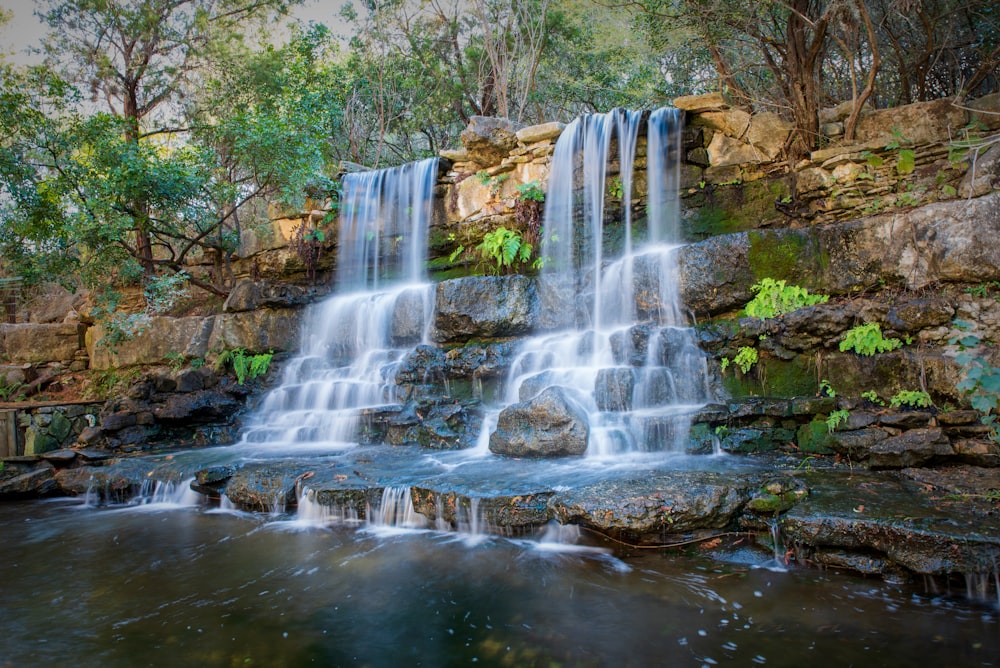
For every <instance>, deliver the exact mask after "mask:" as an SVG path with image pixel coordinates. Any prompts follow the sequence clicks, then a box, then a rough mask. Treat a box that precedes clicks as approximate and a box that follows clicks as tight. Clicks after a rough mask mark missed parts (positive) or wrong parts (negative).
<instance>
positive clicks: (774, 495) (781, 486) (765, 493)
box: [746, 478, 809, 516]
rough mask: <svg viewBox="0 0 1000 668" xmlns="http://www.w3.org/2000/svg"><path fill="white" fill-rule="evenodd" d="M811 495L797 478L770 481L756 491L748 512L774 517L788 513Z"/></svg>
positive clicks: (747, 507) (747, 508) (749, 503)
mask: <svg viewBox="0 0 1000 668" xmlns="http://www.w3.org/2000/svg"><path fill="white" fill-rule="evenodd" d="M808 495H809V489H808V488H807V487H806V484H805V483H804V482H803V481H801V480H797V479H795V478H784V479H775V480H770V481H768V482H767V483H765V484H764V485H762V486H761V487H760V488H758V489H757V490H755V491H754V492H753V494H752V496H751V497H750V501H748V502H747V505H746V510H747V512H750V513H754V514H756V515H772V516H776V515H778V514H779V513H783V512H785V511H787V510H788V509H789V508H791V507H792V506H794V505H795V504H796V503H798V502H800V501H802V500H803V499H805V498H806V496H808Z"/></svg>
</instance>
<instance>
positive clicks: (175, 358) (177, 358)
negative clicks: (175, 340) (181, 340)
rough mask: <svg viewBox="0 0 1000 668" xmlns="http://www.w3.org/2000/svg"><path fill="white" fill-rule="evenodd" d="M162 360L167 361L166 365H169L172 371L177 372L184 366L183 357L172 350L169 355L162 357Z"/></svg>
mask: <svg viewBox="0 0 1000 668" xmlns="http://www.w3.org/2000/svg"><path fill="white" fill-rule="evenodd" d="M163 359H165V360H166V361H167V364H169V365H170V368H172V369H173V370H174V371H177V370H179V369H180V368H181V367H182V366H184V355H183V354H182V353H179V352H176V351H174V350H171V351H170V352H169V353H167V354H166V355H164V356H163Z"/></svg>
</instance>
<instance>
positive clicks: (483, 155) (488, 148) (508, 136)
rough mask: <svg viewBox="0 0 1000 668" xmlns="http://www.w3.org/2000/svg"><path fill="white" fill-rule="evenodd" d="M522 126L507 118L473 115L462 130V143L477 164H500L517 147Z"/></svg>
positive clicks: (486, 165)
mask: <svg viewBox="0 0 1000 668" xmlns="http://www.w3.org/2000/svg"><path fill="white" fill-rule="evenodd" d="M521 127H522V126H521V125H519V124H518V123H514V122H513V121H510V120H508V119H506V118H493V117H492V116H473V117H472V119H471V120H470V121H469V126H468V127H467V128H466V129H465V130H463V131H462V135H461V139H462V145H463V146H465V150H466V151H467V152H468V154H469V158H470V159H471V160H472V161H473V162H475V163H476V164H478V165H481V166H483V167H488V166H490V165H498V164H500V161H501V160H503V159H504V158H506V157H507V155H508V154H509V153H510V152H511V150H513V149H514V148H516V147H517V131H518V130H520V129H521Z"/></svg>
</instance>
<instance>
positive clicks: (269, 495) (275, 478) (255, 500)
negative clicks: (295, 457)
mask: <svg viewBox="0 0 1000 668" xmlns="http://www.w3.org/2000/svg"><path fill="white" fill-rule="evenodd" d="M313 468H314V466H311V465H310V464H309V463H306V462H269V463H267V464H251V465H247V466H244V467H242V468H240V469H239V470H237V471H236V472H235V473H234V474H233V476H232V477H231V478H230V479H229V482H228V483H226V489H225V494H226V497H227V498H228V499H229V500H230V501H232V502H233V503H235V504H236V505H238V506H241V507H243V508H249V509H252V510H263V511H270V512H274V511H283V510H284V509H285V508H286V507H287V506H288V505H291V504H294V503H295V499H296V492H297V489H296V485H297V484H298V482H299V481H300V480H302V479H303V477H304V476H306V474H308V473H310V472H312V471H313Z"/></svg>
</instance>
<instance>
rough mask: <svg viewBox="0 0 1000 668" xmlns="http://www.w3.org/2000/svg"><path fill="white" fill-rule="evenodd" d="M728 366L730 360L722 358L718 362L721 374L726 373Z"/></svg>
mask: <svg viewBox="0 0 1000 668" xmlns="http://www.w3.org/2000/svg"><path fill="white" fill-rule="evenodd" d="M729 364H730V360H729V358H728V357H723V358H722V359H721V360H719V368H720V369H721V370H722V373H726V369H728V368H729Z"/></svg>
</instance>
